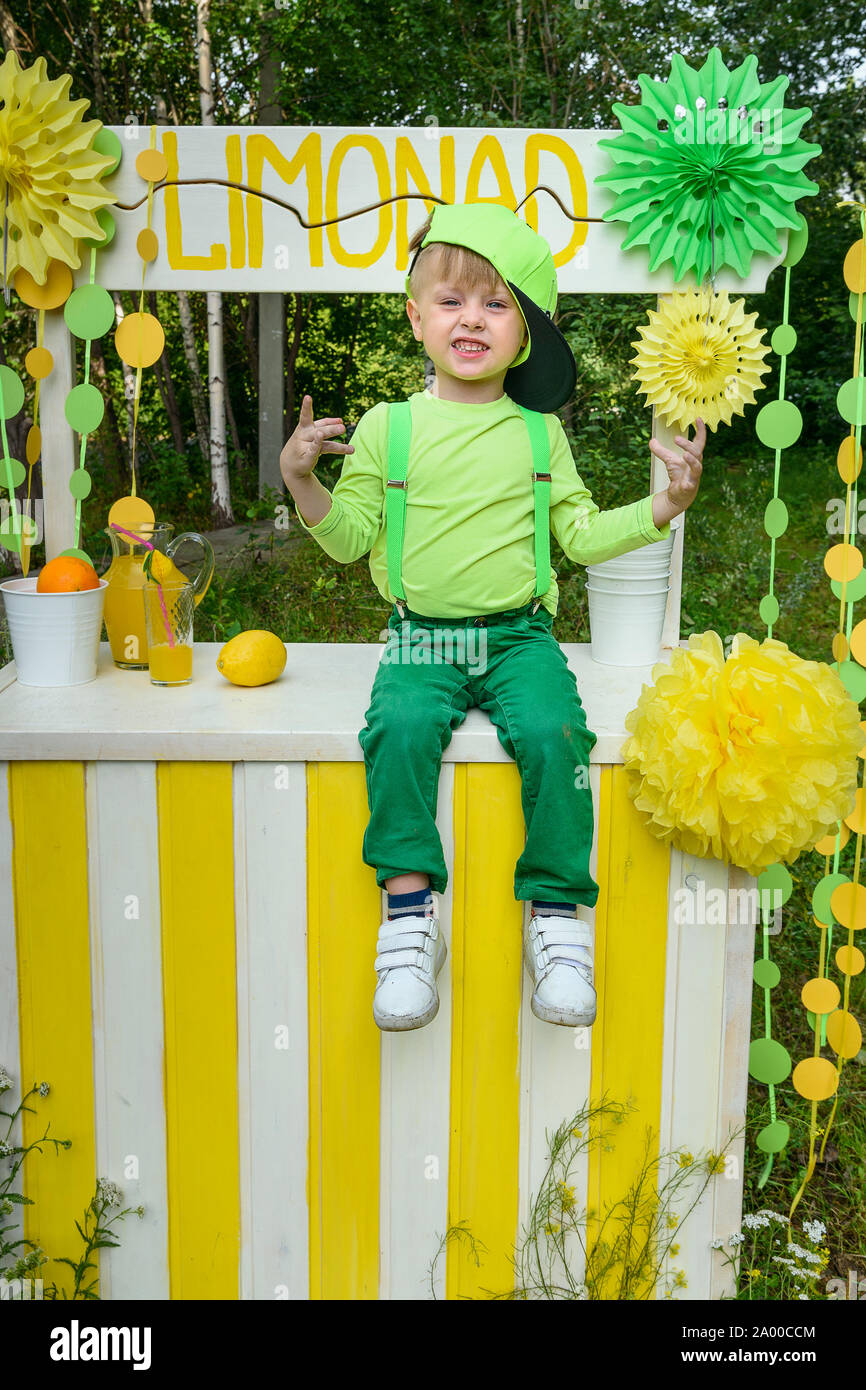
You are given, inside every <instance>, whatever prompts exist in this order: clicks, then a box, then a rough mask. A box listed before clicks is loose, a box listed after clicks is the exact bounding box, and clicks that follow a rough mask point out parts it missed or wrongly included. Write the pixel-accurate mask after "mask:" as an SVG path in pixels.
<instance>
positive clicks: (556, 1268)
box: [428, 1096, 736, 1302]
mask: <svg viewBox="0 0 866 1390" xmlns="http://www.w3.org/2000/svg"><path fill="white" fill-rule="evenodd" d="M636 1109H637V1106H636V1105H635V1103H634V1101H633V1100H632V1099H631V1098H629V1099H628V1101H626V1103H625V1104H622V1103H620V1102H618V1101H614V1100H609V1099H608V1098H607V1097H606V1096H605V1097H603V1098H602V1100H601V1101H600V1102H598V1103H597V1104H593V1103H589V1104H587V1105H585V1106H583V1107H582V1108H581V1110H579V1111H578V1113H577V1114H576V1115H574V1116H572V1118H571V1119H569V1120H565V1121H564V1122H563V1123H562V1124H561V1125H560V1126H559V1128H558V1129H557V1130H556V1132H555V1133H554V1134H553V1135H552V1136H550V1135H548V1143H549V1149H548V1164H547V1168H546V1170H545V1173H544V1176H543V1178H542V1180H541V1183H540V1186H539V1189H538V1192H537V1193H536V1194H535V1195H534V1196H533V1197H531V1199H530V1213H529V1220H528V1224H527V1226H525V1227H524V1228H523V1231H522V1238H521V1240H520V1242H519V1243H518V1246H517V1248H516V1252H515V1255H514V1256H512V1257H510V1258H511V1263H512V1265H513V1267H514V1284H513V1287H512V1288H510V1289H508V1290H506V1291H504V1292H497V1291H494V1290H492V1289H485V1290H484V1293H485V1295H486V1296H487V1297H488V1298H490V1299H494V1300H498V1301H501V1300H506V1301H526V1300H528V1299H545V1300H547V1301H551V1300H567V1301H572V1300H574V1301H578V1300H586V1301H589V1302H598V1301H600V1300H616V1301H617V1302H632V1301H647V1300H654V1299H655V1298H656V1297H657V1296H658V1293H659V1292H660V1291H661V1289H664V1296H665V1297H666V1298H670V1297H671V1296H672V1295H673V1293H674V1292H675V1291H676V1290H677V1289H684V1288H687V1287H688V1279H687V1278H686V1274H685V1272H684V1271H683V1270H681V1269H677V1268H676V1265H675V1264H673V1263H672V1262H673V1261H674V1260H675V1259H676V1257H677V1255H678V1254H679V1249H680V1246H679V1240H680V1236H681V1232H682V1228H683V1225H684V1223H685V1221H686V1219H687V1218H688V1216H689V1215H690V1214H691V1212H692V1211H694V1209H695V1207H696V1206H697V1205H698V1203H699V1201H700V1200H701V1198H702V1196H703V1195H704V1192H705V1191H706V1189H707V1187H708V1186H709V1184H710V1183H711V1182H712V1181H713V1179H714V1178H715V1177H717V1176H719V1175H720V1174H721V1173H723V1172H724V1155H723V1154H715V1153H710V1152H707V1153H706V1154H704V1155H703V1156H698V1157H696V1156H695V1155H694V1154H692V1153H689V1152H686V1151H685V1150H678V1151H676V1152H675V1153H668V1154H660V1155H658V1156H657V1157H655V1158H653V1157H652V1150H653V1147H654V1144H656V1143H657V1135H655V1134H654V1132H653V1131H652V1130H651V1129H648V1130H647V1131H646V1135H645V1147H644V1156H643V1159H642V1161H641V1163H640V1165H639V1167H638V1171H637V1173H636V1175H635V1177H634V1180H633V1181H632V1183H631V1184H630V1186H629V1188H628V1191H627V1192H626V1193H625V1195H624V1196H623V1197H622V1198H620V1199H619V1200H618V1201H616V1202H613V1203H611V1204H609V1205H608V1206H607V1208H606V1209H605V1211H604V1212H603V1213H599V1212H597V1211H594V1210H584V1209H581V1207H580V1205H579V1203H578V1201H577V1195H576V1191H575V1186H574V1185H573V1180H572V1169H573V1168H574V1167H575V1165H577V1164H581V1165H585V1164H586V1162H587V1160H588V1158H589V1155H590V1153H591V1152H592V1150H593V1149H594V1148H596V1149H597V1148H599V1147H600V1148H601V1149H602V1150H603V1151H604V1152H605V1153H610V1152H612V1151H613V1149H614V1147H615V1146H614V1144H613V1143H611V1142H610V1136H611V1133H612V1130H613V1128H616V1127H618V1126H621V1125H622V1124H624V1123H625V1122H626V1121H627V1119H628V1116H629V1114H630V1113H632V1112H634V1111H636ZM735 1138H736V1135H735V1134H731V1135H729V1136H728V1139H727V1141H726V1143H727V1144H732V1143H733V1142H734V1140H735ZM695 1180H696V1181H695ZM690 1187H692V1188H693V1189H694V1187H696V1189H697V1190H692V1191H691V1192H689V1193H688V1196H687V1197H686V1196H685V1194H686V1192H687V1190H688V1189H689V1188H690ZM683 1201H686V1202H687V1203H688V1205H687V1206H686V1209H685V1211H677V1210H676V1206H677V1204H678V1203H682V1202H683ZM455 1239H458V1240H466V1241H467V1242H468V1244H469V1247H470V1252H471V1254H472V1257H473V1258H474V1260H475V1262H476V1264H478V1265H480V1264H481V1259H480V1257H479V1253H478V1252H479V1250H482V1251H483V1250H485V1248H486V1247H485V1246H483V1245H482V1244H480V1242H477V1241H476V1240H475V1239H474V1237H473V1236H472V1234H471V1231H470V1230H469V1229H468V1227H467V1226H466V1223H465V1222H460V1223H458V1224H457V1225H455V1226H451V1227H449V1229H448V1230H447V1231H446V1233H445V1235H444V1236H443V1237H442V1239H441V1240H440V1242H439V1247H438V1249H437V1252H436V1255H435V1256H434V1258H433V1261H432V1263H431V1265H430V1269H429V1271H428V1273H429V1278H430V1289H431V1293H432V1296H433V1298H434V1299H435V1297H436V1293H435V1287H434V1279H435V1269H436V1262H437V1260H438V1259H439V1258H440V1256H441V1255H442V1253H443V1251H444V1250H445V1249H446V1247H447V1244H448V1242H449V1240H455Z"/></svg>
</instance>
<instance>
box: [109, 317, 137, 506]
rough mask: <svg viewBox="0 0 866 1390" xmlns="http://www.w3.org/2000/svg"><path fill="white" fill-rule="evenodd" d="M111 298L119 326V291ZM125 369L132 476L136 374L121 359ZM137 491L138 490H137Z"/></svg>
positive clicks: (124, 380) (128, 439)
mask: <svg viewBox="0 0 866 1390" xmlns="http://www.w3.org/2000/svg"><path fill="white" fill-rule="evenodd" d="M111 297H112V299H113V300H114V318H115V322H116V323H117V324H118V326H119V325H120V324H121V323H123V319H124V308H123V302H122V300H121V298H120V291H119V290H112V291H111ZM120 365H121V367H122V368H123V394H124V396H125V398H126V442H127V449H128V457H129V467H130V476H131V474H132V435H133V430H134V427H135V372H134V371H133V370H132V368H131V367H130V365H129V363H128V362H124V360H123V358H121V359H120ZM136 491H138V489H137V488H136Z"/></svg>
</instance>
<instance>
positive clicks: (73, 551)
mask: <svg viewBox="0 0 866 1390" xmlns="http://www.w3.org/2000/svg"><path fill="white" fill-rule="evenodd" d="M60 554H61V555H72V556H74V557H75V559H76V560H86V561H87V563H88V565H93V561H92V560H91V558H90V556H89V555H88V553H87V551H86V550H79V549H78V546H76V545H71V546H70V547H69V549H68V550H61V552H60ZM93 567H94V569H95V568H96V566H95V565H94V566H93Z"/></svg>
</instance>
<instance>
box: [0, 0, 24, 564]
mask: <svg viewBox="0 0 866 1390" xmlns="http://www.w3.org/2000/svg"><path fill="white" fill-rule="evenodd" d="M0 39H2V41H3V47H4V49H5V50H6V52H7V53H8V52H9V49H10V48H11V49H14V50H15V52H16V53H17V54H18V57H19V58H20V57H21V50H20V48H19V47H18V39H17V26H16V24H15V20H14V19H13V18H12V15H11V12H10V10H9V6H8V5H6V4H5V3H4V0H0ZM21 66H22V67H23V66H24V64H23V63H22V64H21ZM4 553H6V552H4Z"/></svg>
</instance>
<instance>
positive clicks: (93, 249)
mask: <svg viewBox="0 0 866 1390" xmlns="http://www.w3.org/2000/svg"><path fill="white" fill-rule="evenodd" d="M94 148H95V149H96V148H98V150H99V153H100V154H110V155H112V156H113V158H114V163H113V164H112V165H111V166H110V167H109V168H108V169H106V170H105V177H108V176H109V175H111V174H113V173H114V171H115V169H116V168H117V166H118V165H119V163H120V159H121V154H122V147H121V144H120V141H119V140H118V138H117V136H116V135H115V134H114V132H113V131H110V130H105V128H104V127H103V129H102V130H101V131H100V132H99V134H98V135H97V137H96V139H95V140H94ZM97 221H98V222H99V225H100V227H101V228H102V230H103V232H104V233H105V234H106V235H105V240H104V241H99V242H96V241H94V240H93V239H92V238H86V239H84V240H83V242H82V244H83V245H84V246H87V247H89V248H90V278H89V281H88V283H87V284H86V285H80V286H79V288H78V289H76V290H73V291H72V294H71V295H70V296H69V298H68V299H67V301H66V303H65V305H64V306H63V317H64V319H65V321H66V327H67V328H68V329H69V332H70V333H71V334H72V335H73V337H75V338H81V339H83V340H84V373H83V381H82V382H80V383H79V385H78V386H73V388H72V390H71V391H70V392H69V394H68V396H67V397H66V401H65V404H64V413H65V415H66V419H67V421H68V423H69V424H70V426H71V427H72V429H74V430H75V431H76V433H77V434H80V436H81V448H80V451H79V456H78V467H77V468H76V469H75V471H74V473H73V474H72V477H71V478H70V479H69V491H70V492H71V494H72V496H73V497H74V498H75V544H74V545H72V546H69V547H68V549H66V550H61V552H60V554H61V555H74V556H77V558H78V559H80V560H87V562H88V563H89V564H92V563H93V562H92V560H91V559H90V556H89V555H88V554H87V552H86V551H85V550H82V549H81V503H82V502H83V501H84V498H85V497H87V496H88V495H89V493H90V491H91V488H92V486H93V482H92V479H91V477H90V474H89V473H88V471H87V469H86V468H85V466H84V461H85V458H86V455H87V436H88V435H89V434H92V433H93V431H94V430H97V429H98V428H99V426H100V425H101V424H102V419H103V416H104V415H105V401H104V400H103V397H102V392H101V391H100V390H99V387H98V386H94V385H93V384H92V383H91V382H90V381H89V377H90V345H91V342H92V340H93V339H94V338H101V337H102V335H103V334H104V333H107V332H108V330H109V329H110V328H111V327H112V325H113V324H114V301H113V299H112V298H111V295H110V294H109V293H108V290H106V289H104V288H103V286H101V285H97V284H96V253H97V251H98V250H99V249H100V248H102V247H105V246H107V245H108V244H109V242H111V241H112V240H113V239H114V232H115V224H114V218H113V217H112V215H111V213H110V212H109V211H108V209H107V208H100V209H99V212H98V213H97Z"/></svg>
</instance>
